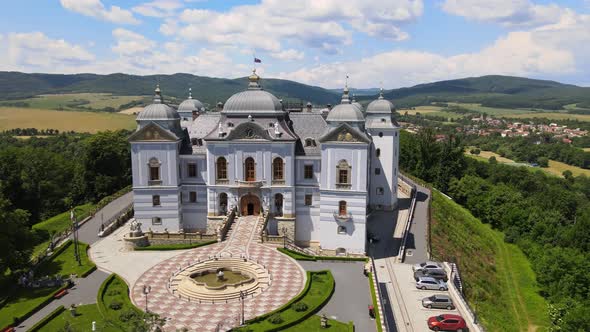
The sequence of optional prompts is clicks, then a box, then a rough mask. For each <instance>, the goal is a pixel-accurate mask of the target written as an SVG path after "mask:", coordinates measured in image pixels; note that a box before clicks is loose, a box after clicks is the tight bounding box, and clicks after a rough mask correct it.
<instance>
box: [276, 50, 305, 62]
mask: <svg viewBox="0 0 590 332" xmlns="http://www.w3.org/2000/svg"><path fill="white" fill-rule="evenodd" d="M270 56H272V57H273V58H275V59H279V60H285V61H293V60H303V58H304V57H305V54H304V53H303V52H299V51H297V50H294V49H288V50H285V51H281V52H276V53H271V54H270Z"/></svg>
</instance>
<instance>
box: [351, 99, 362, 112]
mask: <svg viewBox="0 0 590 332" xmlns="http://www.w3.org/2000/svg"><path fill="white" fill-rule="evenodd" d="M351 105H353V106H356V108H358V109H359V110H360V111H361V112H362V111H363V105H361V103H359V102H356V101H353V102H352V104H351Z"/></svg>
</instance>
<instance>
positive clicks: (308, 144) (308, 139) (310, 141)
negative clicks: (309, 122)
mask: <svg viewBox="0 0 590 332" xmlns="http://www.w3.org/2000/svg"><path fill="white" fill-rule="evenodd" d="M305 146H306V147H307V146H313V140H312V139H311V138H306V139H305Z"/></svg>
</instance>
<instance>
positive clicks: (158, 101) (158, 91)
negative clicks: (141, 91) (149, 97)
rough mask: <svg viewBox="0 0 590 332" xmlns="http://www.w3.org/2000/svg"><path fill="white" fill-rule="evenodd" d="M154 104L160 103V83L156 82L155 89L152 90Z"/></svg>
mask: <svg viewBox="0 0 590 332" xmlns="http://www.w3.org/2000/svg"><path fill="white" fill-rule="evenodd" d="M154 93H155V94H154V104H161V103H162V91H161V90H160V83H158V84H156V89H155V90H154Z"/></svg>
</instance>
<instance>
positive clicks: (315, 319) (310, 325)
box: [282, 315, 353, 332]
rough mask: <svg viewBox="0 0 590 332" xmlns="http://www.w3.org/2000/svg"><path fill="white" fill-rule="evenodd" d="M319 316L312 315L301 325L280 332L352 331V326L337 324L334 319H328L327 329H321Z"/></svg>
mask: <svg viewBox="0 0 590 332" xmlns="http://www.w3.org/2000/svg"><path fill="white" fill-rule="evenodd" d="M320 319H321V318H320V316H319V315H313V316H311V317H309V318H308V319H306V320H304V321H302V322H301V323H299V324H297V325H295V326H292V327H289V328H287V329H285V330H282V331H286V332H316V331H317V332H322V331H335V332H336V331H337V332H347V331H350V332H352V331H353V328H352V324H351V325H349V324H346V323H342V322H339V321H337V320H334V319H328V327H327V328H325V329H323V328H321V325H320Z"/></svg>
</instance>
